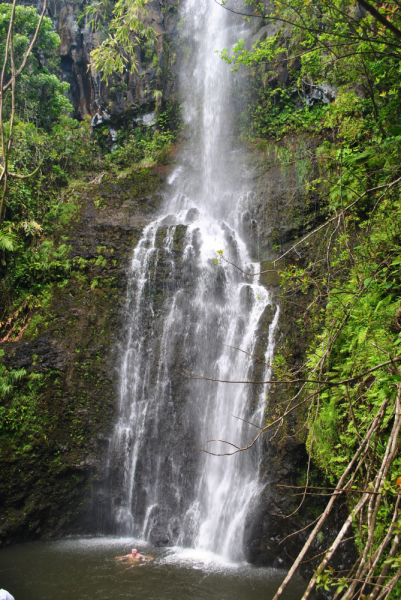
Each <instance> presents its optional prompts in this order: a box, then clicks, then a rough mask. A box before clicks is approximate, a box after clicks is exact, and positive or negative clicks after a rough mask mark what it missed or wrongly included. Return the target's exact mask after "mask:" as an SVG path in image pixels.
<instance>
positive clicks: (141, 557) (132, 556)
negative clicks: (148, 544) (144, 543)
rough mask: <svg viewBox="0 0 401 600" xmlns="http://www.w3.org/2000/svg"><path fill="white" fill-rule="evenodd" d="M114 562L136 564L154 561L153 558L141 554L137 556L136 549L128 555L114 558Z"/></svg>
mask: <svg viewBox="0 0 401 600" xmlns="http://www.w3.org/2000/svg"><path fill="white" fill-rule="evenodd" d="M115 560H126V561H127V562H130V563H138V562H142V561H143V560H154V558H153V556H144V555H143V554H139V552H138V550H137V549H136V548H133V549H132V550H131V553H130V554H125V555H124V556H116V558H115Z"/></svg>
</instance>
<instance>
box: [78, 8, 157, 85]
mask: <svg viewBox="0 0 401 600" xmlns="http://www.w3.org/2000/svg"><path fill="white" fill-rule="evenodd" d="M147 2H148V0H118V1H117V2H116V4H115V5H114V6H112V5H111V4H110V2H109V1H108V0H100V1H99V2H95V3H94V4H90V5H89V6H88V7H87V8H86V11H85V12H86V14H88V15H91V16H92V20H91V21H90V23H91V25H92V27H93V29H95V30H96V31H99V30H100V31H101V32H102V34H103V36H104V38H105V39H104V40H103V42H102V43H101V45H100V46H99V47H98V48H96V49H95V50H92V53H91V56H92V60H93V64H94V66H95V68H96V69H97V70H98V71H101V72H102V78H103V79H107V77H108V76H110V75H113V74H114V73H119V74H123V73H124V71H130V72H133V71H136V69H137V64H136V55H135V47H136V45H138V44H140V42H141V40H148V41H147V44H148V45H149V43H151V42H152V40H154V39H155V38H156V32H155V31H154V29H153V28H152V27H150V26H149V25H145V23H144V18H145V17H146V15H147V12H146V10H145V5H146V4H147ZM146 52H147V50H146V49H145V53H146ZM152 57H153V47H152V50H151V55H150V56H148V61H150V60H151V59H152Z"/></svg>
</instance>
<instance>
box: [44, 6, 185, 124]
mask: <svg viewBox="0 0 401 600" xmlns="http://www.w3.org/2000/svg"><path fill="white" fill-rule="evenodd" d="M88 4H89V3H88V2H86V1H84V2H78V1H77V0H72V1H71V0H50V2H49V4H48V9H47V14H48V16H49V17H50V18H51V19H52V21H53V23H54V28H55V30H56V31H57V32H58V34H59V35H60V38H61V44H60V48H59V55H60V59H61V60H60V69H61V75H62V79H63V80H64V81H66V82H67V83H69V84H70V91H69V93H68V96H69V100H70V101H71V103H72V105H73V107H74V109H75V116H76V117H77V118H80V119H83V118H85V117H86V116H87V115H90V116H91V117H94V123H95V124H96V123H98V122H99V121H100V122H102V121H112V122H113V123H116V122H119V121H120V120H121V119H123V118H126V117H127V116H128V115H129V114H131V115H133V114H135V113H136V112H137V111H138V109H141V108H142V107H144V108H145V109H147V110H149V109H151V108H152V107H154V105H155V91H159V92H161V93H162V98H163V100H168V99H171V98H174V97H175V94H176V91H177V90H176V68H175V53H174V50H173V45H174V42H176V41H177V37H178V23H179V18H178V16H177V13H178V2H177V1H176V0H155V1H153V2H149V3H148V4H147V7H146V9H147V16H146V18H145V23H146V24H149V25H150V26H151V27H152V28H153V29H154V30H155V31H156V32H157V34H158V37H157V41H156V43H155V45H154V46H153V45H152V46H149V47H147V46H146V45H144V46H143V47H142V48H139V47H138V48H137V51H136V55H137V59H138V68H137V71H135V72H134V73H131V74H128V73H127V74H126V75H125V76H124V77H123V78H120V77H118V78H117V79H116V78H111V77H110V78H109V79H108V80H107V81H105V80H102V79H101V74H100V73H98V72H96V71H95V70H94V68H93V66H92V65H91V58H90V53H91V51H92V50H93V49H94V48H96V47H97V46H98V45H99V43H100V42H101V40H102V38H101V33H94V32H93V30H92V27H91V25H90V23H89V21H90V18H89V17H88V16H87V15H85V8H86V7H87V6H88Z"/></svg>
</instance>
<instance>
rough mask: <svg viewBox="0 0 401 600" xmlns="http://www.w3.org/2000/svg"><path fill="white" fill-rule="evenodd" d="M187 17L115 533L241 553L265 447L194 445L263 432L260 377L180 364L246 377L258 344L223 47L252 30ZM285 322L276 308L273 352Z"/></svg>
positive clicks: (125, 432)
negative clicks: (176, 149)
mask: <svg viewBox="0 0 401 600" xmlns="http://www.w3.org/2000/svg"><path fill="white" fill-rule="evenodd" d="M181 24H182V31H181V35H182V39H183V43H184V44H187V45H188V49H187V52H186V58H185V60H184V61H183V64H182V67H181V69H180V77H181V80H180V85H181V93H182V95H183V98H184V100H185V102H184V107H185V108H184V120H185V123H186V127H187V130H188V132H190V134H191V135H190V139H189V141H188V143H187V144H186V147H185V149H184V150H183V151H182V152H181V154H180V157H179V161H178V163H179V164H178V165H177V167H176V168H175V170H174V171H173V172H172V173H171V175H170V178H169V180H168V189H167V191H166V199H165V203H164V206H163V209H162V211H161V214H160V215H159V217H158V218H157V219H156V220H155V221H153V222H152V223H150V224H149V225H148V226H147V227H146V229H145V230H144V232H143V235H142V238H141V240H140V242H139V244H138V246H137V248H136V249H135V252H134V256H133V259H132V266H131V272H130V279H129V286H128V292H127V302H126V323H127V332H126V340H127V341H126V345H125V349H124V351H123V353H122V359H121V366H120V394H119V416H118V421H117V423H116V426H115V430H114V434H113V438H112V442H111V448H110V453H109V458H108V470H109V487H110V490H111V492H110V496H111V498H112V503H111V507H110V511H109V530H111V531H113V532H114V533H115V534H119V535H134V536H138V537H141V538H144V539H149V540H150V541H151V542H152V543H153V544H155V545H174V544H179V545H181V546H185V547H191V548H195V549H197V550H202V551H208V552H214V553H216V554H218V555H220V556H222V557H224V558H225V559H227V560H237V561H238V560H241V559H243V556H244V528H245V525H246V517H247V515H248V513H249V511H250V509H251V508H252V505H253V504H254V503H255V502H256V499H257V497H258V494H259V492H260V483H259V477H258V471H259V459H260V457H259V455H258V450H257V449H254V450H253V451H249V452H246V453H237V454H235V456H230V457H216V456H212V455H210V454H206V453H201V452H200V451H199V450H197V449H196V448H195V447H198V448H203V449H208V450H211V451H213V452H215V453H220V452H227V451H229V450H230V449H231V450H233V446H230V445H229V444H227V443H224V442H212V443H211V442H208V441H207V440H210V439H213V440H216V439H217V440H225V441H226V442H231V443H233V444H235V445H237V446H244V445H246V444H248V443H249V442H250V440H251V439H252V436H253V435H254V434H255V429H253V428H252V427H251V426H250V425H249V424H247V423H245V422H244V419H246V420H249V421H252V422H255V423H256V424H260V423H262V422H263V416H264V406H265V394H266V390H265V389H264V390H258V392H257V394H256V395H255V392H254V390H252V386H246V385H243V384H235V385H230V384H227V383H221V382H211V381H205V380H202V379H196V378H195V379H191V378H190V377H186V376H185V375H184V374H185V373H186V374H188V372H189V373H196V374H202V375H205V376H207V377H211V378H214V379H220V380H233V379H234V380H247V379H249V378H251V377H252V369H253V365H254V360H253V359H252V357H251V356H250V354H253V353H254V352H255V351H256V350H255V348H256V346H257V343H258V336H259V334H260V324H261V319H262V317H263V315H264V312H265V310H266V307H269V306H270V305H271V303H272V301H273V300H272V297H271V294H270V293H269V292H268V291H267V290H266V289H265V288H264V287H263V286H262V285H261V284H260V283H259V280H258V276H255V275H252V274H256V273H258V271H259V270H260V265H258V264H256V263H255V262H253V261H252V260H251V258H250V256H249V253H248V251H247V247H246V244H245V242H244V241H243V240H242V239H241V236H240V235H239V232H240V231H241V219H242V215H243V213H244V211H245V209H246V208H247V207H246V201H247V198H248V194H249V192H250V187H249V186H250V184H249V180H248V179H247V177H246V172H247V165H246V161H247V157H246V155H245V154H244V153H243V151H242V150H241V149H240V148H238V146H236V145H235V144H233V142H232V141H231V139H230V135H231V133H232V130H233V118H234V117H233V112H232V108H231V106H230V85H231V81H230V78H231V77H232V75H231V74H230V71H229V69H228V68H227V65H226V64H225V63H224V62H223V61H222V60H221V59H220V58H219V57H218V56H217V55H216V52H215V51H216V49H222V48H229V47H231V46H232V45H233V44H234V43H235V41H236V40H238V39H239V38H240V37H243V36H244V35H246V34H247V32H246V29H245V27H246V26H245V25H244V23H243V21H241V20H239V19H238V18H236V17H233V16H232V15H231V14H230V13H229V12H228V11H226V10H224V9H223V8H221V7H220V6H219V5H218V4H216V3H215V2H213V1H212V0H186V1H185V2H184V5H183V7H182V13H181ZM221 251H223V258H221V254H218V252H221ZM224 258H227V259H228V260H229V261H230V262H231V263H234V265H236V266H234V265H233V264H230V263H229V262H227V261H226V260H224ZM237 267H239V268H237ZM249 274H250V275H249ZM277 320H278V308H277V309H275V315H274V318H273V321H272V322H271V324H270V327H269V331H268V335H267V340H266V347H265V359H266V360H267V362H270V361H271V359H272V357H273V349H274V341H275V330H276V327H277ZM238 348H239V349H240V350H238ZM269 374H270V369H269V367H266V370H265V375H266V376H267V377H268V376H269Z"/></svg>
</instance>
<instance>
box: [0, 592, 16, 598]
mask: <svg viewBox="0 0 401 600" xmlns="http://www.w3.org/2000/svg"><path fill="white" fill-rule="evenodd" d="M0 600H14V596H11V594H9V593H8V592H7V590H0Z"/></svg>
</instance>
